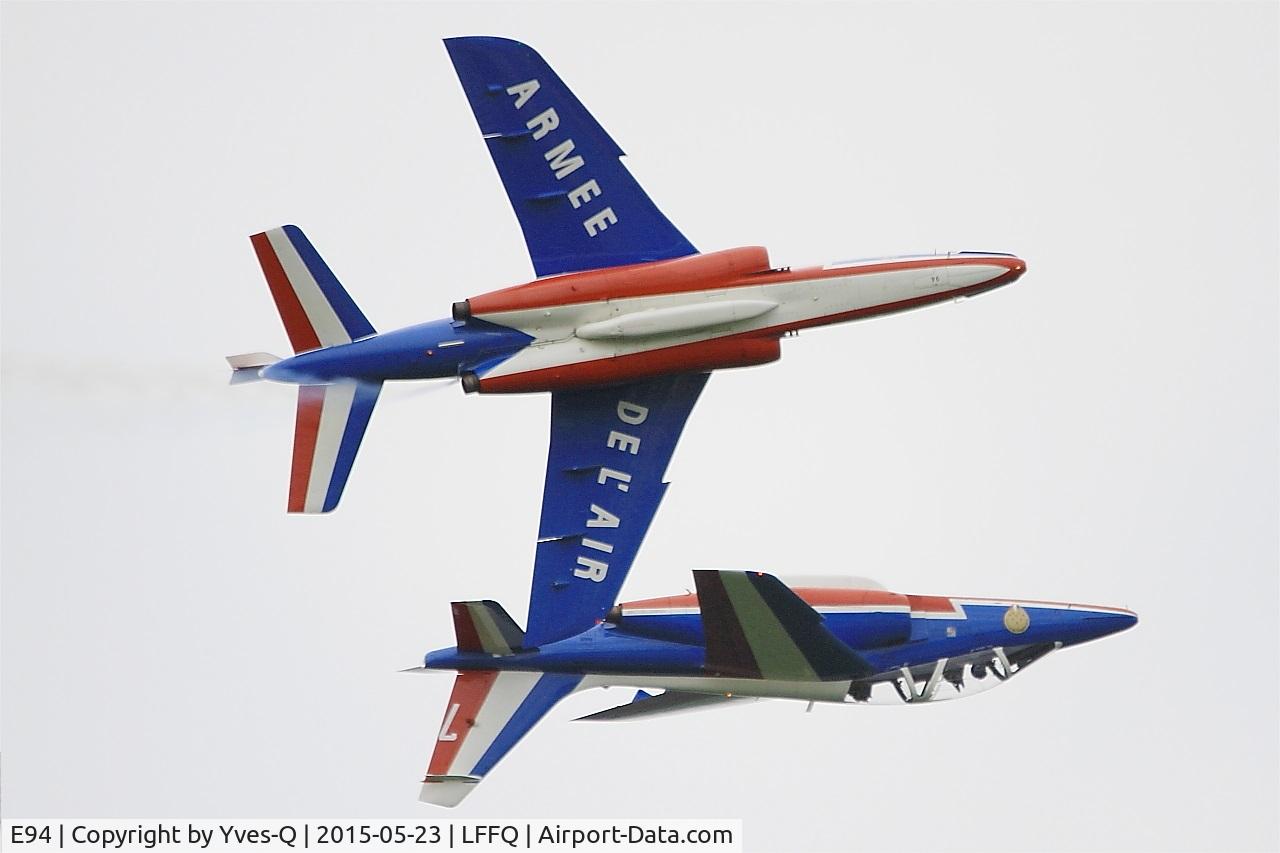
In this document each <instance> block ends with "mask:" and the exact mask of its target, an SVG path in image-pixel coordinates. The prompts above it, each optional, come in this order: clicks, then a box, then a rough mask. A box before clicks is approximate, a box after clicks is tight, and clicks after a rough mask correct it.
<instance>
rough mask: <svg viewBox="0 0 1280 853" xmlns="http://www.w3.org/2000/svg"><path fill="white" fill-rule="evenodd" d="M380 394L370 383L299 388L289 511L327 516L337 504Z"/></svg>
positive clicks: (347, 383)
mask: <svg viewBox="0 0 1280 853" xmlns="http://www.w3.org/2000/svg"><path fill="white" fill-rule="evenodd" d="M381 390H382V384H381V383H371V382H337V383H334V384H332V385H299V386H298V418H297V422H296V423H295V425H294V431H293V473H292V475H291V476H290V478H289V512H305V513H317V512H328V511H329V510H331V509H333V508H334V507H336V506H337V505H338V500H339V499H340V498H341V497H342V490H343V488H344V487H345V486H346V485H347V477H348V476H349V475H350V474H351V466H352V464H353V463H354V462H355V461H356V451H357V450H359V449H360V441H361V440H362V439H363V438H364V431H365V428H366V427H368V426H369V417H370V416H371V415H372V414H373V405H374V404H375V403H377V402H378V394H379V392H380V391H381Z"/></svg>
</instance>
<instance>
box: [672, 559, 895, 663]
mask: <svg viewBox="0 0 1280 853" xmlns="http://www.w3.org/2000/svg"><path fill="white" fill-rule="evenodd" d="M693 580H694V583H695V584H696V585H697V589H698V603H699V606H700V609H701V613H702V631H703V635H704V636H705V637H706V645H707V660H706V668H707V669H708V670H711V671H714V672H716V673H719V674H722V675H732V676H739V677H745V678H767V679H771V680H779V681H827V680H833V679H840V678H851V677H856V676H861V675H867V674H870V673H871V672H873V671H874V669H873V667H871V666H870V665H868V664H867V662H866V661H864V660H863V659H862V658H861V656H859V655H858V654H857V653H856V652H854V651H853V649H851V648H849V647H848V646H847V645H845V644H844V643H842V642H841V641H840V640H839V639H838V638H837V637H836V636H835V635H833V634H832V633H831V632H830V631H829V630H827V628H826V626H825V625H823V619H822V614H820V613H818V612H817V611H816V610H814V609H813V608H812V607H810V606H809V605H808V604H806V603H805V602H804V600H803V599H801V598H800V597H799V596H798V595H796V594H795V593H794V592H792V591H791V590H790V589H789V588H788V587H787V585H786V584H784V583H783V582H782V581H780V580H778V579H777V578H775V577H774V576H773V575H766V574H764V573H762V572H725V571H711V570H698V571H695V572H694V573H693Z"/></svg>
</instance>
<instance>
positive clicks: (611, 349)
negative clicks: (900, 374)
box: [482, 264, 1007, 377]
mask: <svg viewBox="0 0 1280 853" xmlns="http://www.w3.org/2000/svg"><path fill="white" fill-rule="evenodd" d="M1006 272H1007V270H1005V268H1003V267H1000V266H996V265H986V264H967V265H958V266H954V267H934V268H930V269H925V270H918V269H909V270H892V271H888V272H879V273H860V274H857V273H855V274H850V275H844V276H828V277H824V278H814V279H802V280H798V281H785V282H779V283H777V284H769V285H758V286H744V287H729V288H721V289H718V290H708V291H695V292H692V293H676V294H661V295H656V296H642V297H632V298H624V299H610V300H607V301H604V302H592V303H584V304H575V305H564V306H554V307H547V308H539V309H526V310H520V311H507V312H501V313H495V314H488V315H484V317H483V318H482V319H484V320H487V321H490V322H493V323H497V324H500V325H502V326H507V327H509V328H513V329H518V330H519V331H521V332H524V333H525V334H528V335H531V336H533V337H535V338H536V339H537V340H536V342H535V343H533V344H532V345H530V346H528V347H526V348H525V349H523V350H521V351H520V352H519V353H517V354H516V355H515V356H513V357H512V358H510V359H508V360H507V361H505V362H503V363H502V364H500V365H498V366H497V367H496V368H494V369H493V370H491V371H489V372H487V373H486V374H485V376H487V377H498V376H511V375H515V374H519V373H524V372H526V371H532V370H542V369H545V368H550V367H560V366H565V365H572V364H581V363H584V362H588V361H594V360H597V359H603V358H612V357H615V356H623V355H635V354H639V353H645V352H654V351H657V350H661V349H666V348H668V347H673V346H680V345H682V344H689V343H696V342H699V341H706V340H712V339H714V338H721V337H727V336H730V335H744V334H750V333H751V332H766V333H769V332H773V331H777V332H779V333H780V332H782V331H785V330H786V329H788V328H793V327H798V326H802V325H813V324H814V321H821V319H822V318H823V317H837V316H840V315H847V314H849V313H852V312H856V311H864V310H867V309H874V308H876V307H877V306H881V305H885V306H888V305H893V304H896V303H901V302H905V301H908V300H916V299H919V298H920V297H922V296H929V295H931V294H933V293H936V294H939V295H943V294H945V293H947V292H950V291H955V290H960V289H963V288H965V287H972V286H974V285H976V284H981V283H982V282H984V281H989V280H991V279H994V278H997V277H999V276H1000V275H1003V274H1004V273H1006ZM762 303H770V304H771V305H772V306H776V307H767V308H765V310H762V311H760V313H759V314H757V315H756V316H748V317H743V318H742V319H736V320H729V321H728V322H718V323H717V324H714V325H702V326H699V327H697V328H692V329H687V330H683V329H679V328H675V329H674V330H673V331H671V332H669V333H666V334H661V333H653V334H646V335H623V336H607V335H606V336H603V337H599V336H597V334H598V333H599V332H601V331H604V330H607V329H609V328H611V327H614V326H615V325H617V324H623V325H624V327H625V325H626V324H628V323H636V324H639V325H641V326H643V322H642V320H641V315H642V314H649V315H650V316H652V314H659V316H664V315H665V316H666V317H667V318H668V319H671V320H672V321H673V322H674V320H675V318H681V317H689V316H690V315H696V314H697V313H698V312H706V313H705V317H706V318H709V319H710V320H712V321H713V322H714V321H718V320H721V319H722V318H723V317H725V316H728V315H731V314H732V313H733V310H734V305H735V304H737V305H739V306H741V305H752V306H754V307H755V308H756V309H757V310H758V309H759V308H760V306H761V304H762ZM659 312H662V313H659ZM748 313H750V312H749V311H748ZM677 325H678V324H677ZM583 328H585V329H587V330H588V335H589V339H584V338H582V337H578V336H577V335H576V334H575V331H576V330H578V329H583Z"/></svg>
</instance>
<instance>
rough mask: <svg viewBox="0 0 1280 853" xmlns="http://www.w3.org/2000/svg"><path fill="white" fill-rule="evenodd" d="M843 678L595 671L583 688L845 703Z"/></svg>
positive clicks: (584, 679)
mask: <svg viewBox="0 0 1280 853" xmlns="http://www.w3.org/2000/svg"><path fill="white" fill-rule="evenodd" d="M850 684H852V682H851V681H849V680H847V679H846V680H844V681H776V680H768V679H761V678H719V677H712V676H700V675H628V674H624V673H592V674H589V675H587V676H586V677H585V678H583V680H582V684H581V688H582V689H584V690H585V689H587V688H590V687H636V688H649V689H654V690H679V691H680V692H682V693H706V694H713V695H719V696H723V695H725V694H726V693H732V694H733V695H735V696H757V697H760V698H765V699H802V700H807V701H813V702H843V701H844V697H845V696H846V695H847V694H848V692H849V686H850Z"/></svg>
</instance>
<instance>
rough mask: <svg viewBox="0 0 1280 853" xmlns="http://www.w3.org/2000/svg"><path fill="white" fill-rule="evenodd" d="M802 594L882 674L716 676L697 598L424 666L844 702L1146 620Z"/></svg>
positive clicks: (986, 667)
mask: <svg viewBox="0 0 1280 853" xmlns="http://www.w3.org/2000/svg"><path fill="white" fill-rule="evenodd" d="M794 591H795V593H796V594H797V595H798V596H799V597H800V598H801V599H803V600H804V601H805V602H806V603H807V604H809V605H810V606H811V607H813V608H814V610H816V611H817V612H818V613H820V614H822V616H823V620H824V625H825V627H826V628H827V630H829V631H830V632H831V633H832V634H833V635H834V636H835V637H836V638H837V639H839V640H840V641H841V642H842V643H844V644H845V645H847V646H848V647H849V648H851V649H853V650H855V651H856V652H857V653H858V654H859V655H860V656H861V658H862V659H863V660H865V661H866V662H867V663H869V664H870V665H871V667H872V668H873V669H874V670H875V673H874V674H872V675H869V676H868V675H865V674H862V673H852V672H851V673H847V677H843V678H835V679H828V680H826V681H822V682H794V683H788V682H778V681H761V680H758V679H749V678H739V677H734V676H733V675H732V674H723V673H717V672H714V671H710V670H709V669H708V668H707V666H706V646H705V641H704V637H703V628H702V619H701V614H700V611H699V608H698V599H697V596H696V595H692V594H690V595H682V596H675V597H671V598H659V599H650V600H646V601H639V602H633V603H627V604H621V605H619V606H618V607H616V608H614V610H613V611H611V612H610V614H609V616H608V618H607V619H606V621H605V622H603V623H602V624H600V625H597V626H595V627H593V628H591V629H589V630H587V631H585V632H583V633H582V634H579V635H577V636H574V637H571V638H568V639H566V640H561V641H559V642H555V643H550V644H548V645H546V646H543V647H541V648H539V649H535V650H528V651H518V652H516V653H514V654H512V655H510V656H505V657H501V658H495V657H493V656H492V655H488V654H481V653H475V652H462V653H459V652H458V651H457V650H456V649H452V648H450V649H441V650H438V651H434V652H431V653H429V654H428V655H427V656H426V659H425V660H424V667H425V668H427V669H452V670H468V669H478V670H493V669H500V670H507V669H513V670H531V671H538V672H562V673H573V674H578V675H586V676H589V677H590V679H589V681H587V682H584V686H607V685H627V686H631V687H641V688H660V689H667V690H680V691H686V692H694V693H699V692H702V693H730V692H731V693H733V694H735V695H740V696H761V697H773V698H796V699H808V700H815V701H845V700H846V697H847V696H849V695H850V694H851V691H852V693H853V694H854V695H855V696H857V690H856V688H853V687H852V684H853V683H854V682H858V683H860V684H862V685H866V686H867V687H868V688H869V687H870V686H871V685H873V684H876V683H886V682H891V681H895V680H898V679H901V678H902V677H903V675H904V673H903V671H904V670H906V671H908V672H910V673H911V674H912V677H913V678H915V679H918V681H919V682H920V683H925V682H927V681H928V680H929V677H930V675H931V674H932V673H933V670H934V669H935V668H938V662H939V661H942V662H943V666H942V667H941V668H938V678H937V679H935V681H937V680H940V679H942V678H943V677H944V676H945V678H946V680H949V681H950V682H951V683H952V684H953V685H955V686H956V690H957V692H958V691H959V690H960V686H961V682H962V681H963V680H964V679H966V678H967V679H970V680H971V681H972V680H978V681H980V680H982V679H984V678H985V677H986V676H987V675H988V674H989V673H990V674H991V675H992V678H991V682H993V683H994V682H996V681H999V680H1003V679H1004V678H1005V677H1007V676H1008V675H1009V674H1011V673H1010V672H1009V671H1008V670H1007V669H1005V668H1006V667H1009V666H1012V668H1013V669H1014V671H1016V670H1017V669H1018V668H1020V666H1021V665H1025V664H1028V663H1030V662H1031V660H1034V659H1035V658H1038V657H1040V656H1041V655H1043V654H1044V653H1046V652H1048V651H1052V650H1053V649H1056V648H1062V647H1065V646H1072V645H1077V644H1079V643H1083V642H1087V641H1089V640H1094V639H1098V638H1100V637H1104V636H1107V635H1109V634H1114V633H1116V632H1118V631H1122V630H1125V629H1126V628H1129V627H1131V626H1132V625H1134V624H1135V623H1136V622H1137V616H1136V615H1135V614H1133V613H1132V612H1131V611H1128V610H1124V609H1121V608H1113V607H1099V606H1094V605H1082V604H1066V603H1056V602H1041V601H1017V600H1013V599H1003V600H995V599H979V598H953V597H947V596H920V595H902V594H898V593H892V592H886V591H884V590H850V589H817V588H811V589H806V588H797V589H795V590H794ZM1010 661H1012V664H1010ZM934 689H935V690H936V686H935V688H934ZM862 698H865V697H862ZM931 698H932V697H931ZM939 698H944V697H939Z"/></svg>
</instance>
